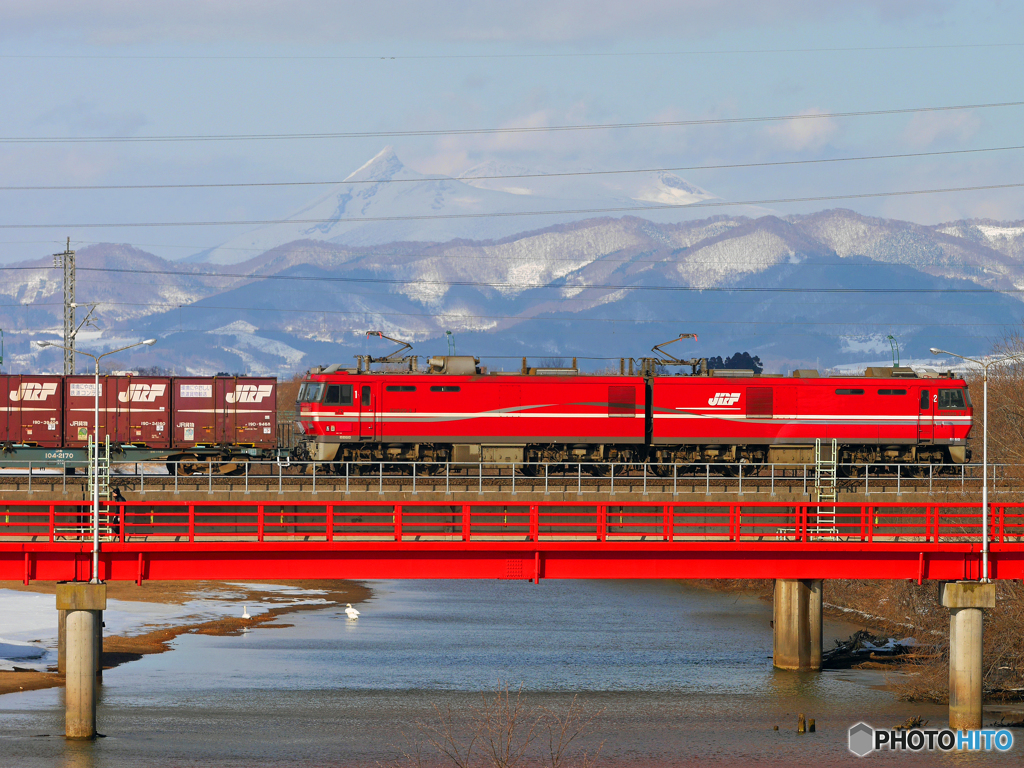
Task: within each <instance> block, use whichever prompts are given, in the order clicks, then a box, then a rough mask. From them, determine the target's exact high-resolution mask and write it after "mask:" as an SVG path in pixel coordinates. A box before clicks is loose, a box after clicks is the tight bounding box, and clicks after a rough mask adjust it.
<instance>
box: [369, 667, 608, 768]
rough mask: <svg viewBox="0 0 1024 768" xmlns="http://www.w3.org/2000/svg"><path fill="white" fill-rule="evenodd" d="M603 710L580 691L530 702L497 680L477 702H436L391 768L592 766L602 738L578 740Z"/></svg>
mask: <svg viewBox="0 0 1024 768" xmlns="http://www.w3.org/2000/svg"><path fill="white" fill-rule="evenodd" d="M599 714H600V711H597V712H594V711H590V710H588V709H587V707H585V706H584V705H583V704H582V703H581V702H580V701H579V699H578V698H577V697H576V696H573V697H572V699H571V700H570V702H569V704H568V706H566V707H565V708H564V709H554V708H551V707H546V706H534V705H531V704H530V703H529V702H528V701H527V698H526V696H525V695H524V694H523V688H522V686H520V687H519V688H518V689H517V690H512V689H510V688H509V686H508V685H507V684H505V683H499V685H498V688H497V690H495V691H494V692H493V693H488V694H483V695H482V696H481V701H480V704H479V705H478V706H475V707H467V708H465V709H458V710H457V709H454V708H453V707H451V706H447V707H441V706H440V705H436V704H435V705H434V717H433V718H431V719H429V720H419V721H417V722H416V723H415V730H414V732H413V733H412V734H407V735H406V745H405V746H404V747H399V750H398V751H399V753H400V758H399V760H398V761H396V762H391V763H387V764H385V765H387V766H389V768H399V767H400V766H411V767H414V768H420V767H421V766H424V765H437V764H439V763H440V764H442V765H451V766H455V768H515V766H544V767H545V768H567V766H570V765H571V766H579V768H590V766H592V765H594V764H595V763H596V762H597V760H598V757H599V756H600V753H601V749H602V747H603V746H604V742H600V743H598V744H596V745H594V746H592V747H591V748H590V749H586V748H583V747H582V746H581V743H580V740H581V738H582V736H583V735H584V733H585V732H586V731H587V730H588V728H590V726H591V725H592V724H593V722H594V718H595V717H597V716H598V715H599Z"/></svg>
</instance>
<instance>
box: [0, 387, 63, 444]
mask: <svg viewBox="0 0 1024 768" xmlns="http://www.w3.org/2000/svg"><path fill="white" fill-rule="evenodd" d="M60 384H61V377H60V376H20V375H16V376H10V375H4V376H0V442H2V443H13V444H23V445H38V446H40V447H43V448H59V447H60V446H61V437H62V428H61V424H62V420H63V419H62V412H61V397H62V392H61V386H60Z"/></svg>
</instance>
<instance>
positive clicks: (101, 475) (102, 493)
mask: <svg viewBox="0 0 1024 768" xmlns="http://www.w3.org/2000/svg"><path fill="white" fill-rule="evenodd" d="M94 467H95V469H96V470H97V475H98V477H97V478H96V484H97V487H98V488H99V499H100V503H103V502H109V501H110V435H107V436H106V440H105V442H104V445H103V446H102V447H101V448H100V453H99V458H98V459H97V457H96V454H95V445H94V443H93V442H92V441H90V442H89V500H90V501H91V500H92V490H93V468H94ZM108 522H109V513H108V512H107V511H106V510H105V509H103V508H102V507H101V508H100V521H99V525H100V531H101V534H100V536H101V538H103V539H105V540H110V539H111V534H110V533H108V534H107V535H103V533H102V531H104V530H109V526H108Z"/></svg>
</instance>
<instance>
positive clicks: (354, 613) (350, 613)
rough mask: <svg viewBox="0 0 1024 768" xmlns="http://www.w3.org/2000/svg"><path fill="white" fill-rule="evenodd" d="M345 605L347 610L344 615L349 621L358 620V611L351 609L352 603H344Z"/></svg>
mask: <svg viewBox="0 0 1024 768" xmlns="http://www.w3.org/2000/svg"><path fill="white" fill-rule="evenodd" d="M346 605H347V606H348V608H346V609H345V615H346V616H348V617H349V618H350V619H358V618H359V611H357V610H356V609H355V608H353V607H352V603H346Z"/></svg>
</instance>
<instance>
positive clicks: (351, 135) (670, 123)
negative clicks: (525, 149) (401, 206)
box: [0, 101, 1024, 144]
mask: <svg viewBox="0 0 1024 768" xmlns="http://www.w3.org/2000/svg"><path fill="white" fill-rule="evenodd" d="M1019 106H1024V101H1002V102H991V103H986V104H958V105H951V106H943V107H910V108H903V109H874V110H857V111H852V112H821V113H810V114H799V115H768V116H761V117H721V118H707V119H702V120H657V121H646V122H639V123H593V124H579V125H536V126H517V127H507V128H447V129H437V130H428V129H422V130H407V131H397V130H396V131H347V132H338V133H250V134H246V133H236V134H218V135H213V134H211V135H166V136H44V137H36V136H7V137H0V144H102V143H113V142H127V143H145V142H181V141H279V140H292V139H366V138H383V137H403V136H472V135H481V134H504V133H556V132H562V131H604V130H618V129H627V128H681V127H692V126H698V125H731V124H736V123H769V122H783V121H789V120H823V119H829V118H842V117H877V116H880V115H909V114H921V113H929V112H955V111H963V110H969V109H993V108H999V107H1019Z"/></svg>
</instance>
